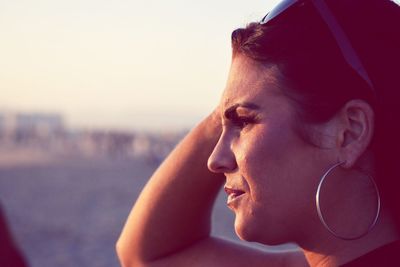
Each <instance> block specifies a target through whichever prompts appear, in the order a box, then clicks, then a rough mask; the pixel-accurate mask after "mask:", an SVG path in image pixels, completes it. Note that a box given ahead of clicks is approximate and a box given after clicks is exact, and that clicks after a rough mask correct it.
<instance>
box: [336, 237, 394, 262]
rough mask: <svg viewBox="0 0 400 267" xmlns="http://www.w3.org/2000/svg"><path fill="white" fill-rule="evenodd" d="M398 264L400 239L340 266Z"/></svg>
mask: <svg viewBox="0 0 400 267" xmlns="http://www.w3.org/2000/svg"><path fill="white" fill-rule="evenodd" d="M361 266H362V267H366V266H367V267H385V266H400V240H398V241H395V242H393V243H389V244H387V245H384V246H382V247H379V248H377V249H375V250H373V251H371V252H369V253H367V254H365V255H363V256H361V257H359V258H357V259H355V260H353V261H351V262H349V263H346V264H344V265H342V267H361Z"/></svg>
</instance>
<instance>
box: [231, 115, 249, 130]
mask: <svg viewBox="0 0 400 267" xmlns="http://www.w3.org/2000/svg"><path fill="white" fill-rule="evenodd" d="M254 122H255V119H254V118H253V117H239V116H237V117H234V118H232V123H233V124H234V125H235V126H238V127H239V128H241V129H243V128H245V127H247V126H248V125H249V124H253V123H254Z"/></svg>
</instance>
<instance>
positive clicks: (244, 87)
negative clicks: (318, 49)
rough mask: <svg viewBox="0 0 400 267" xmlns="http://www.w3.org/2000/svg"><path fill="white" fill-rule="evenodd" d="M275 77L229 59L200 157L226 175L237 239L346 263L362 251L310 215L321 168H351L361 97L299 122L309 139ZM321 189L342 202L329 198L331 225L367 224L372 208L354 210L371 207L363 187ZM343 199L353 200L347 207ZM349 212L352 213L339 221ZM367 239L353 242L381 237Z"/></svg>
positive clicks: (365, 135) (358, 140) (359, 134)
mask: <svg viewBox="0 0 400 267" xmlns="http://www.w3.org/2000/svg"><path fill="white" fill-rule="evenodd" d="M280 77H281V74H280V72H279V69H278V68H277V67H276V66H275V65H269V66H265V65H264V66H263V65H261V64H259V63H257V62H255V61H253V60H251V59H249V58H247V57H245V56H242V55H237V56H236V57H235V58H234V60H233V62H232V67H231V71H230V74H229V78H228V82H227V87H226V89H225V91H224V94H223V97H222V100H221V105H220V110H221V120H222V125H223V132H222V135H221V137H220V139H219V141H218V143H217V145H216V147H215V148H214V151H213V153H212V154H211V156H210V158H209V160H208V166H209V169H210V170H211V171H213V172H216V173H224V174H225V176H226V184H225V191H226V192H227V193H228V203H227V204H228V206H229V207H230V208H231V209H232V210H233V211H234V212H235V215H236V219H235V229H236V232H237V234H238V235H239V237H241V238H242V239H244V240H247V241H256V242H260V243H263V244H268V245H275V244H281V243H285V242H296V243H298V244H299V245H300V246H302V247H303V248H305V253H306V255H307V254H308V258H309V261H310V262H312V263H313V265H317V264H319V263H320V264H322V263H324V264H328V263H329V264H332V265H335V264H339V263H341V262H346V261H348V260H349V259H351V258H352V257H355V256H356V255H357V254H362V250H359V249H354V248H352V245H351V244H350V245H349V244H346V245H344V243H343V244H341V242H343V241H341V240H336V239H335V238H332V236H330V234H329V233H328V232H327V231H326V229H324V227H323V226H322V224H321V222H320V221H319V219H318V217H317V212H316V208H315V193H316V188H317V185H318V182H319V180H320V178H321V176H322V175H323V173H324V171H325V170H326V169H327V168H329V167H330V166H332V165H333V164H335V163H337V162H345V163H344V165H343V167H344V168H346V167H352V165H354V163H355V161H357V160H358V159H359V157H360V156H361V155H362V154H363V153H364V151H365V149H366V147H367V144H368V142H369V140H370V138H371V135H372V130H371V128H372V127H371V126H372V124H371V120H370V118H372V110H371V109H370V107H369V106H368V105H366V104H365V103H364V102H362V101H357V100H355V101H350V102H349V104H348V105H347V106H345V107H344V109H343V111H340V112H338V114H337V116H335V117H333V118H332V119H331V120H330V121H328V122H326V123H321V124H309V125H307V124H304V123H303V124H302V125H301V127H304V128H305V129H307V131H308V132H309V133H312V136H314V139H315V143H313V142H312V141H310V140H308V141H305V140H304V138H302V137H300V135H299V132H298V131H296V129H297V128H296V127H298V125H299V117H298V116H297V115H296V110H295V107H294V104H293V102H292V101H291V100H290V99H289V98H288V97H286V96H285V94H284V93H283V92H284V91H283V90H284V89H285V88H284V86H285V84H284V83H283V82H281V79H280ZM349 121H351V123H349ZM300 123H301V122H300ZM316 144H317V145H316ZM334 175H336V176H337V175H340V176H342V177H346V179H353V180H355V176H356V175H354V174H353V173H352V172H351V171H344V170H343V171H341V170H340V171H338V172H336V173H335V174H334ZM361 180H362V179H361ZM341 186H344V187H343V188H341ZM350 187H351V188H350ZM353 187H354V190H353V191H351V189H353ZM325 192H327V193H325V195H327V196H328V198H329V197H330V196H335V195H338V196H340V198H341V199H344V200H345V201H341V202H337V200H334V201H336V202H334V201H332V203H335V208H334V209H331V210H332V211H333V213H332V214H330V215H332V216H331V218H334V219H333V220H336V223H337V225H339V229H353V231H357V230H358V229H359V228H360V229H364V228H365V227H368V223H369V218H371V216H373V213H372V214H371V212H370V210H373V212H374V209H373V208H372V209H369V210H368V211H367V209H365V210H363V209H360V208H359V207H361V206H368V207H369V205H370V204H369V203H372V204H371V205H373V203H374V201H376V200H375V199H373V197H370V195H371V196H373V192H372V191H368V194H366V195H367V196H366V197H365V196H364V195H365V194H364V195H363V196H361V194H357V192H364V190H362V187H360V183H358V182H357V181H356V180H355V182H354V185H350V184H349V183H343V185H337V184H336V185H334V186H333V187H331V188H328V189H327V191H325ZM339 192H340V193H339ZM341 192H350V193H347V195H346V194H345V193H343V195H341ZM353 192H355V194H353ZM371 192H372V193H371ZM371 199H372V200H371ZM348 203H355V204H354V206H352V208H348V207H346V205H347V206H349V205H348ZM365 203H368V204H365ZM341 210H342V211H343V213H340V214H339V215H338V212H337V211H341ZM354 210H357V215H356V216H353V217H351V218H349V219H342V218H341V215H342V214H354ZM346 212H347V213H346ZM364 214H365V215H364ZM359 218H362V219H361V223H359V221H360V219H359ZM364 221H365V222H364ZM376 228H379V226H378V227H376ZM385 229H389V228H385ZM390 229H391V228H390ZM360 231H362V230H360ZM385 231H386V230H385ZM385 231H384V232H385ZM388 232H390V231H386V233H388ZM373 236H374V234H370V235H369V238H370V239H371V240H372V241H373V242H371V243H369V242H368V238H367V239H364V240H362V241H361V244H364V249H367V250H368V249H369V248H371V247H374V246H376V245H377V244H379V243H380V242H381V241H382V242H384V241H383V240H380V239H379V238H375V239H373V238H374V237H373ZM388 236H390V235H389V234H388ZM393 236H395V235H393ZM358 242H359V241H355V242H354V244H357V243H358ZM362 242H364V243H362ZM358 246H359V243H358ZM358 248H360V246H359V247H358ZM310 250H312V251H311V252H310Z"/></svg>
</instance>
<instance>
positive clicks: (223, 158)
mask: <svg viewBox="0 0 400 267" xmlns="http://www.w3.org/2000/svg"><path fill="white" fill-rule="evenodd" d="M207 166H208V169H209V170H210V171H212V172H215V173H229V172H232V171H234V170H235V169H236V168H237V163H236V158H235V155H234V153H233V152H232V149H231V146H230V142H229V140H228V138H226V136H225V134H224V133H222V135H221V137H220V138H219V140H218V143H217V144H216V145H215V147H214V150H213V152H212V153H211V155H210V157H209V158H208V162H207Z"/></svg>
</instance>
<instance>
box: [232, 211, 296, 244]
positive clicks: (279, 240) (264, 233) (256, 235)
mask: <svg viewBox="0 0 400 267" xmlns="http://www.w3.org/2000/svg"><path fill="white" fill-rule="evenodd" d="M235 232H236V235H237V236H238V237H239V238H240V239H241V240H244V241H248V242H257V243H261V244H263V245H268V246H276V245H282V244H284V243H288V242H290V241H288V240H287V239H286V238H283V237H282V236H281V235H280V234H279V231H278V230H277V229H275V230H274V228H273V227H272V226H270V225H268V224H267V223H263V224H261V223H260V224H258V223H257V222H255V221H252V220H249V219H248V218H247V219H245V218H243V217H238V216H236V219H235Z"/></svg>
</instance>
